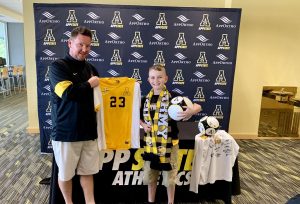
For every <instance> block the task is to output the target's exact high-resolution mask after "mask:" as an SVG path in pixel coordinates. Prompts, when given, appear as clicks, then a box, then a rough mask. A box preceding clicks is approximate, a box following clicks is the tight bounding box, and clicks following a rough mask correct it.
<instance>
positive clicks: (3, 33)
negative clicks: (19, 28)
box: [0, 21, 8, 64]
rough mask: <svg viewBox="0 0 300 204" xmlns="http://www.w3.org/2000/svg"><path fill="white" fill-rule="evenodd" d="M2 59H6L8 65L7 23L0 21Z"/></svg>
mask: <svg viewBox="0 0 300 204" xmlns="http://www.w3.org/2000/svg"><path fill="white" fill-rule="evenodd" d="M0 57H1V58H5V59H6V62H7V64H8V51H7V35H6V23H3V22H1V21H0Z"/></svg>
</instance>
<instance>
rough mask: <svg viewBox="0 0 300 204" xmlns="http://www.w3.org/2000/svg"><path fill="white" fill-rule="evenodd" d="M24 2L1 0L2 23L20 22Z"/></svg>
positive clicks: (0, 17) (0, 14)
mask: <svg viewBox="0 0 300 204" xmlns="http://www.w3.org/2000/svg"><path fill="white" fill-rule="evenodd" d="M22 1H23V0H0V21H4V22H20V18H22V16H23V3H22Z"/></svg>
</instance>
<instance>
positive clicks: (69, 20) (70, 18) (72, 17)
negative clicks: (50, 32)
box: [66, 10, 78, 26]
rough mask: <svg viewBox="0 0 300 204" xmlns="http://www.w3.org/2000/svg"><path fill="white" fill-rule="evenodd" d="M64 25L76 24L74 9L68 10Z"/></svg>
mask: <svg viewBox="0 0 300 204" xmlns="http://www.w3.org/2000/svg"><path fill="white" fill-rule="evenodd" d="M66 26H78V22H77V18H76V15H75V10H69V15H68V18H67V23H66Z"/></svg>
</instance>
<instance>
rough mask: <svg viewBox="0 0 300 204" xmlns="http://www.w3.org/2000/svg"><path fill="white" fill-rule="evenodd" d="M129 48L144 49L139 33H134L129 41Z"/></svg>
mask: <svg viewBox="0 0 300 204" xmlns="http://www.w3.org/2000/svg"><path fill="white" fill-rule="evenodd" d="M131 47H135V48H143V47H144V45H143V41H142V38H141V32H140V31H135V32H134V37H133V39H132V41H131Z"/></svg>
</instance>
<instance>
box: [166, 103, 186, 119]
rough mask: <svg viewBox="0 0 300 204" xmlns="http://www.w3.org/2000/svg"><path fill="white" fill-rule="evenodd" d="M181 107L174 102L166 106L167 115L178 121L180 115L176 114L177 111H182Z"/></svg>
mask: <svg viewBox="0 0 300 204" xmlns="http://www.w3.org/2000/svg"><path fill="white" fill-rule="evenodd" d="M182 111H183V109H182V107H181V106H180V105H176V104H172V105H170V107H169V108H168V114H169V116H170V117H171V118H172V119H173V120H176V121H179V120H181V119H182V117H179V116H178V115H177V114H178V113H179V112H182Z"/></svg>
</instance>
